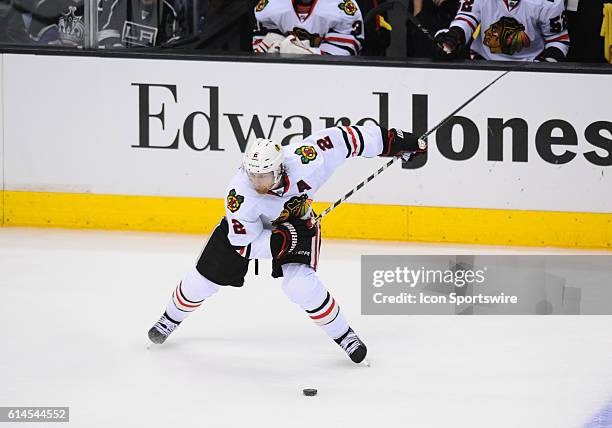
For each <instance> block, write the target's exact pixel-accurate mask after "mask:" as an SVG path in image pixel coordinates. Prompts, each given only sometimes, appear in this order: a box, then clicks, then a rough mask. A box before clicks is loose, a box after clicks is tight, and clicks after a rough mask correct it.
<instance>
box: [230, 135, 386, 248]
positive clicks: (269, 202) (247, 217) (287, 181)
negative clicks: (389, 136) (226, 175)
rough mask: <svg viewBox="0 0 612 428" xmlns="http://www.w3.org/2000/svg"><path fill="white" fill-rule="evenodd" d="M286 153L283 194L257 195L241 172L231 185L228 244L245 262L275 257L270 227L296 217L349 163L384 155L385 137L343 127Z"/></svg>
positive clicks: (313, 137) (296, 145)
mask: <svg viewBox="0 0 612 428" xmlns="http://www.w3.org/2000/svg"><path fill="white" fill-rule="evenodd" d="M282 150H283V152H284V156H285V161H284V162H283V165H284V167H285V173H284V177H283V179H284V187H283V188H282V189H279V190H278V191H270V192H269V193H268V194H265V195H262V194H259V193H257V192H256V191H255V190H254V189H253V187H252V186H251V183H250V181H249V178H248V176H247V175H246V173H245V172H244V171H243V170H242V168H240V169H239V170H238V172H237V173H236V174H235V175H234V177H233V178H232V179H231V180H230V182H229V185H228V188H227V198H226V207H225V211H226V217H227V222H228V224H229V233H228V239H229V241H230V243H231V244H232V246H234V247H235V248H237V251H239V252H240V254H241V255H242V256H243V257H246V258H250V259H270V258H272V255H271V251H270V236H271V234H272V222H273V221H274V220H276V219H279V218H281V219H286V218H288V217H289V216H291V215H294V216H295V214H296V211H297V210H300V208H301V207H302V204H304V203H307V201H308V200H309V199H312V197H313V196H314V194H315V193H316V192H317V190H319V188H320V187H321V186H322V185H323V183H325V182H326V181H327V180H328V179H329V177H330V176H331V175H332V174H333V172H334V171H335V170H336V168H338V167H339V166H340V165H341V164H342V163H343V162H344V161H345V160H346V159H348V158H351V157H355V156H363V157H376V156H378V155H380V154H381V153H382V150H383V137H382V132H381V128H380V127H378V126H342V127H336V128H327V129H324V130H322V131H319V132H316V133H314V134H312V135H311V136H309V137H308V138H306V139H305V140H303V141H302V142H299V143H293V144H290V145H288V146H285V147H283V149H282Z"/></svg>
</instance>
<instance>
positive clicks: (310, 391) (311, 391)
mask: <svg viewBox="0 0 612 428" xmlns="http://www.w3.org/2000/svg"><path fill="white" fill-rule="evenodd" d="M302 394H304V395H305V396H306V397H314V396H315V395H317V390H316V389H314V388H306V389H303V390H302Z"/></svg>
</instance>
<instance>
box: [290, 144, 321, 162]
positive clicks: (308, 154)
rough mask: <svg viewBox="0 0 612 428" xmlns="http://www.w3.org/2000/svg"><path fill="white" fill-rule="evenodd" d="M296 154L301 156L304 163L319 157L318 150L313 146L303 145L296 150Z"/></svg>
mask: <svg viewBox="0 0 612 428" xmlns="http://www.w3.org/2000/svg"><path fill="white" fill-rule="evenodd" d="M294 153H295V154H296V155H298V156H301V160H302V163H303V164H307V163H308V162H310V161H313V160H315V159H316V158H317V152H316V150H315V149H314V147H312V146H302V147H300V148H298V149H296V150H295V152H294Z"/></svg>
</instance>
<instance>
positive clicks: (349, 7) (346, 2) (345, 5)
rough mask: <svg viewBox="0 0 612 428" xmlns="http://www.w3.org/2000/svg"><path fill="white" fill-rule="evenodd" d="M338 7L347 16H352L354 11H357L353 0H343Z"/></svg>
mask: <svg viewBox="0 0 612 428" xmlns="http://www.w3.org/2000/svg"><path fill="white" fill-rule="evenodd" d="M338 7H339V8H340V10H341V11H343V12H344V13H346V14H347V15H349V16H353V15H355V13H357V5H356V4H355V3H354V2H353V0H343V1H342V3H340V4H339V5H338Z"/></svg>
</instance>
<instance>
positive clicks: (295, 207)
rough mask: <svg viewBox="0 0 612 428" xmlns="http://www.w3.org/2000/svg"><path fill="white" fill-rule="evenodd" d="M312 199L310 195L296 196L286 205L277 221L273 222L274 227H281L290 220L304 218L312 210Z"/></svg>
mask: <svg viewBox="0 0 612 428" xmlns="http://www.w3.org/2000/svg"><path fill="white" fill-rule="evenodd" d="M311 204H312V199H309V198H308V194H306V193H302V194H301V195H300V196H294V197H292V198H291V199H289V200H288V201H287V202H285V204H284V206H283V207H284V208H283V210H282V211H281V213H280V215H279V216H278V218H277V219H276V220H274V221H273V222H272V224H274V225H279V224H281V223H283V222H285V221H287V220H289V219H290V218H302V217H304V216H305V215H306V214H307V213H308V210H309V209H310V205H311Z"/></svg>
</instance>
